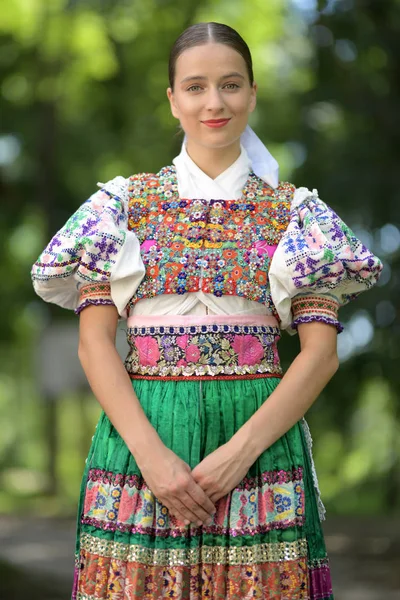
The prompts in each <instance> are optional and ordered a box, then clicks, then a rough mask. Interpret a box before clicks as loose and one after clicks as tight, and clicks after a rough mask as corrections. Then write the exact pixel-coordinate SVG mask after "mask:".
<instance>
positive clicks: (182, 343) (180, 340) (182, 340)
mask: <svg viewBox="0 0 400 600" xmlns="http://www.w3.org/2000/svg"><path fill="white" fill-rule="evenodd" d="M188 341H189V336H188V334H187V333H185V335H178V337H177V338H176V343H177V345H178V346H179V348H182V350H184V349H185V348H186V346H187V345H188Z"/></svg>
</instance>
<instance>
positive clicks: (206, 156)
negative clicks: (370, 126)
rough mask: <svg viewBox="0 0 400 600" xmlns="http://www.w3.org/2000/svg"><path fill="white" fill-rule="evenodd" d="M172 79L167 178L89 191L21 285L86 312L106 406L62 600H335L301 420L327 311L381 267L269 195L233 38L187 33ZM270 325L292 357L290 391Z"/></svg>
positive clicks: (83, 348)
mask: <svg viewBox="0 0 400 600" xmlns="http://www.w3.org/2000/svg"><path fill="white" fill-rule="evenodd" d="M169 77H170V87H169V88H168V90H167V95H168V99H169V102H170V105H171V111H172V114H173V116H174V117H176V118H177V119H178V120H179V122H180V125H181V127H182V129H183V131H184V132H185V135H186V137H185V143H184V144H183V146H182V151H181V153H180V155H179V156H178V157H177V158H175V159H174V161H173V166H169V167H164V168H163V169H161V171H160V172H159V173H158V174H148V173H147V174H146V173H144V174H139V175H133V176H132V177H129V178H127V179H125V178H123V177H121V176H119V177H116V178H115V179H114V180H112V181H110V182H108V183H106V184H99V185H101V188H102V189H101V191H98V192H96V193H95V194H94V195H93V196H91V197H90V198H89V200H87V202H85V203H84V204H83V205H82V206H81V207H80V208H79V209H78V211H77V212H76V213H75V214H74V215H73V216H72V217H71V219H70V220H69V221H68V222H67V223H66V225H65V226H64V227H63V228H62V229H61V230H60V231H59V232H58V233H57V234H56V235H55V236H54V237H53V239H52V240H51V242H50V243H49V245H48V246H47V248H46V249H45V250H44V252H43V253H42V255H41V256H40V257H39V259H38V261H37V263H36V264H35V265H34V267H33V270H32V276H33V283H34V286H35V289H36V292H37V293H38V294H39V295H40V296H42V297H43V298H44V299H45V300H47V301H49V302H55V303H57V304H59V305H60V306H63V307H65V308H74V309H75V311H76V312H77V313H79V314H80V343H79V358H80V360H81V363H82V366H83V368H84V370H85V373H86V375H87V378H88V380H89V383H90V385H91V388H92V390H93V392H94V394H95V395H96V397H97V399H98V401H99V402H100V404H101V406H102V408H103V412H102V415H101V417H100V421H99V423H98V426H97V429H96V433H95V436H94V439H93V443H92V446H91V449H90V452H89V456H88V459H87V465H86V469H85V473H84V477H83V482H82V488H81V498H80V507H79V514H78V535H77V547H76V578H75V584H74V591H73V598H77V599H80V600H84V599H85V600H94V599H100V598H108V599H110V600H117V599H120V598H121V599H122V598H128V599H133V598H149V599H150V598H151V599H154V600H155V599H160V598H179V599H186V598H190V599H200V598H215V599H216V598H226V599H230V600H233V599H237V598H255V597H257V598H270V599H272V598H274V599H276V598H285V599H289V598H290V599H300V598H302V599H305V598H310V599H317V598H318V600H328V599H331V598H333V595H332V588H331V582H330V573H329V563H328V558H327V555H326V550H325V544H324V539H323V533H322V529H321V519H322V518H323V516H324V514H323V513H324V510H323V506H322V503H321V501H320V498H319V492H318V484H317V479H316V475H315V471H314V466H313V462H312V458H311V451H310V450H311V438H310V436H309V432H308V428H307V425H306V423H305V421H304V419H303V415H304V414H305V412H306V411H307V410H308V408H309V407H310V406H311V405H312V403H313V402H314V401H315V399H316V398H317V396H318V394H319V393H320V392H321V390H322V389H323V388H324V386H325V385H326V384H327V382H328V381H329V379H330V378H331V377H332V375H333V374H334V373H335V371H336V370H337V368H338V358H337V354H336V336H337V332H338V331H340V330H341V325H340V323H339V321H338V318H337V312H338V308H339V306H341V305H343V304H345V303H346V302H348V301H349V300H350V299H352V298H355V297H356V296H357V295H358V294H359V293H360V292H362V291H363V290H365V289H368V288H369V287H371V286H372V285H373V284H374V283H375V282H376V281H377V279H378V277H379V274H380V272H381V268H382V265H381V262H380V261H379V259H378V258H377V257H375V256H374V255H373V254H372V253H371V252H370V251H369V250H368V249H367V248H365V246H363V245H362V244H361V242H360V241H359V240H357V239H356V238H355V237H354V234H353V233H352V232H351V230H350V229H349V228H348V227H347V226H346V225H345V224H344V223H343V222H342V221H341V220H340V218H339V217H338V216H337V215H336V214H335V213H334V212H333V211H332V210H331V209H330V208H329V207H328V206H327V205H326V204H324V203H323V202H322V201H321V200H320V199H319V198H318V195H317V192H316V190H314V191H313V192H310V191H309V190H307V189H306V188H299V189H297V190H296V189H295V187H294V186H293V185H291V184H289V183H278V181H277V165H276V163H275V161H274V160H273V159H272V157H271V156H270V155H269V153H268V151H267V150H266V148H265V147H264V146H263V145H262V143H261V142H260V140H259V139H258V138H257V137H256V136H255V134H254V133H253V132H252V131H251V130H250V129H249V127H248V126H247V121H248V117H249V114H250V113H251V112H252V111H253V110H254V108H255V104H256V92H257V86H256V84H255V82H254V80H253V72H252V64H251V56H250V52H249V49H248V47H247V45H246V43H245V42H244V41H243V40H242V38H241V37H240V36H239V34H238V33H237V32H236V31H234V30H233V29H231V28H229V27H227V26H226V25H221V24H217V23H200V24H197V25H194V26H192V27H190V28H189V29H187V30H186V31H185V32H184V33H183V34H182V35H181V36H180V37H179V38H178V40H177V41H176V43H175V45H174V47H173V49H172V51H171V56H170V70H169ZM120 317H123V318H127V319H128V323H127V327H128V330H127V331H128V340H129V343H130V353H129V355H128V357H127V359H126V361H125V364H124V365H123V364H122V363H121V360H120V358H119V356H118V354H117V351H116V349H115V345H114V342H115V334H116V327H117V322H118V319H119V318H120ZM281 329H286V330H288V331H289V333H292V334H293V333H296V330H297V331H298V334H299V338H300V345H301V351H300V352H299V354H298V356H297V357H296V359H295V360H294V361H293V363H292V365H291V366H290V368H289V369H288V371H287V372H286V373H285V375H284V376H283V377H282V372H281V367H280V364H279V355H278V352H277V341H278V339H279V337H280V330H281Z"/></svg>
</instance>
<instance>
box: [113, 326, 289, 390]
mask: <svg viewBox="0 0 400 600" xmlns="http://www.w3.org/2000/svg"><path fill="white" fill-rule="evenodd" d="M127 333H128V342H129V345H130V348H131V351H130V353H129V355H128V357H127V358H126V361H125V367H126V370H127V371H128V373H129V375H130V376H131V378H132V379H138V378H143V379H153V378H155V377H159V378H168V379H177V380H179V379H182V378H183V377H190V378H191V379H227V378H228V379H244V378H247V377H249V376H251V377H282V369H281V365H280V360H279V355H278V351H277V342H278V340H279V339H280V329H279V328H278V327H270V326H266V325H232V324H230V325H228V324H225V325H218V324H208V325H189V326H184V325H183V326H182V325H179V326H166V327H164V326H157V327H155V326H154V327H138V326H135V327H130V328H128V330H127Z"/></svg>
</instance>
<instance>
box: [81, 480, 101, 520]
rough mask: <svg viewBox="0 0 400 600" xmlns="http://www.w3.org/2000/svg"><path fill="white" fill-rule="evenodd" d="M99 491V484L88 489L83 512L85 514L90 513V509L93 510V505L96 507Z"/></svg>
mask: <svg viewBox="0 0 400 600" xmlns="http://www.w3.org/2000/svg"><path fill="white" fill-rule="evenodd" d="M98 489H99V486H98V484H97V485H94V486H93V487H92V488H90V489H89V488H87V489H86V494H85V505H84V509H83V512H84V514H85V515H86V514H87V513H88V512H90V509H91V507H92V505H94V504H95V503H96V498H97V492H98Z"/></svg>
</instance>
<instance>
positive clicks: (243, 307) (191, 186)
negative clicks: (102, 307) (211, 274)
mask: <svg viewBox="0 0 400 600" xmlns="http://www.w3.org/2000/svg"><path fill="white" fill-rule="evenodd" d="M173 163H174V165H175V168H176V174H177V181H178V192H179V196H180V197H181V198H191V199H192V198H194V199H196V198H200V199H203V200H212V199H216V198H218V199H221V200H236V199H240V198H241V197H242V192H243V188H244V186H245V184H246V181H247V178H248V176H249V173H250V170H251V161H250V159H249V157H248V155H247V152H246V150H245V148H244V147H243V146H241V153H240V156H239V158H238V159H237V160H235V162H234V163H233V164H232V165H231V166H230V167H228V168H227V169H226V170H225V171H224V172H223V173H221V174H220V175H218V177H216V178H215V179H212V178H211V177H209V176H208V175H206V174H205V173H204V171H202V170H201V169H200V168H199V167H198V166H197V165H196V163H194V162H193V160H192V159H191V158H190V156H189V154H188V153H187V151H186V148H185V146H184V145H183V146H182V151H181V153H180V154H179V155H178V156H177V157H176V158H174V160H173ZM139 260H140V259H139ZM187 314H196V315H206V314H217V315H232V314H235V315H239V314H240V315H269V314H271V312H270V311H268V309H267V307H266V306H264V305H263V304H261V303H260V302H255V301H253V300H247V299H246V298H241V297H239V296H221V297H217V296H214V294H205V293H204V292H202V291H199V292H187V293H186V294H164V295H160V296H156V297H155V298H143V299H141V300H139V302H137V303H136V304H135V305H134V306H133V308H131V311H130V315H187Z"/></svg>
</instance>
